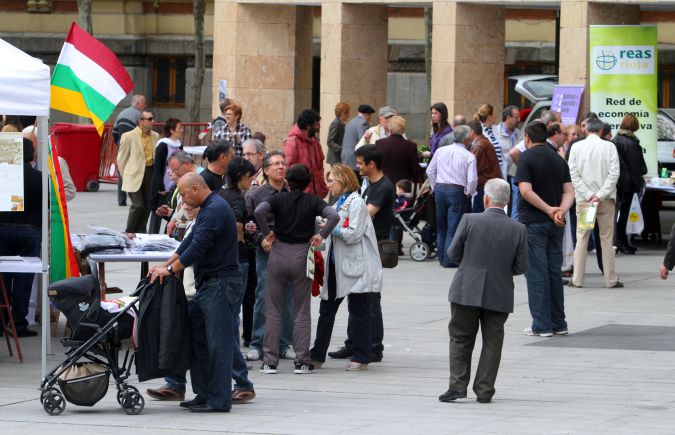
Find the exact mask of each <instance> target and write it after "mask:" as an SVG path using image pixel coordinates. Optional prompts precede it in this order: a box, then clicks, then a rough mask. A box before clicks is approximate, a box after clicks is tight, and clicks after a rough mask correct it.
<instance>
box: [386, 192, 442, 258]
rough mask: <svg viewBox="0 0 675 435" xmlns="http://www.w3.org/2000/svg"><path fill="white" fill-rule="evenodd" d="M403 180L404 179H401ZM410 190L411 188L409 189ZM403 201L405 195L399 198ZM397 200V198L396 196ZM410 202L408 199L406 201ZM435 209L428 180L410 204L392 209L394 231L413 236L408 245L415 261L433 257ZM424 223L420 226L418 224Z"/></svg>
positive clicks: (434, 246)
mask: <svg viewBox="0 0 675 435" xmlns="http://www.w3.org/2000/svg"><path fill="white" fill-rule="evenodd" d="M402 181H404V180H402ZM396 187H397V194H398V192H399V185H398V183H396ZM401 187H402V189H401V193H405V192H403V187H405V186H401ZM410 190H412V189H410ZM401 199H402V201H405V197H402V198H401ZM397 200H398V198H397ZM407 204H410V201H409V200H408V201H407ZM435 217H436V211H435V208H434V200H433V196H432V195H431V185H430V184H429V181H428V180H427V181H425V182H424V184H423V185H422V187H421V188H420V191H419V193H418V195H417V198H416V199H415V201H414V202H413V203H412V206H409V205H408V206H407V207H405V208H399V209H396V210H394V226H395V231H396V228H398V230H399V231H401V232H403V231H405V233H406V234H408V235H409V236H410V237H412V238H413V240H414V241H415V243H413V244H412V245H411V246H410V249H409V253H410V257H411V258H412V259H413V260H415V261H424V260H426V259H427V258H434V257H435V256H436V254H435V250H436V228H435V227H436V225H435ZM423 222H424V225H423V226H422V227H421V228H420V225H422V223H423Z"/></svg>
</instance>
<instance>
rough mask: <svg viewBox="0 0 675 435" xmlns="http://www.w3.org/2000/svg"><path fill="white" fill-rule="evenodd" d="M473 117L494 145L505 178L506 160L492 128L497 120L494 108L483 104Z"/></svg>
mask: <svg viewBox="0 0 675 435" xmlns="http://www.w3.org/2000/svg"><path fill="white" fill-rule="evenodd" d="M473 119H474V120H475V121H478V122H480V125H481V126H482V127H483V136H485V137H486V138H488V140H489V141H490V143H491V144H492V146H493V147H494V149H495V153H496V154H497V161H499V168H500V169H501V172H502V178H503V179H504V180H506V160H505V159H504V153H503V152H502V144H501V143H500V142H499V138H498V137H497V133H495V131H494V129H493V128H492V127H493V126H494V125H495V123H496V122H497V116H496V115H495V108H494V107H492V106H491V105H489V104H483V105H481V106H480V107H479V108H478V111H477V112H476V113H475V114H474V115H473Z"/></svg>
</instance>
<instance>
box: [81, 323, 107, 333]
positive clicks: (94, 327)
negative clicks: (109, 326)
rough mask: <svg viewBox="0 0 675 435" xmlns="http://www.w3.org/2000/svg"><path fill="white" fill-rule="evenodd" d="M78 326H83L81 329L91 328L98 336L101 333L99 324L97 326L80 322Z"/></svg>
mask: <svg viewBox="0 0 675 435" xmlns="http://www.w3.org/2000/svg"><path fill="white" fill-rule="evenodd" d="M80 326H83V327H85V328H91V329H94V330H95V331H96V332H97V333H99V334H100V333H101V331H102V329H101V325H99V324H97V323H85V322H80Z"/></svg>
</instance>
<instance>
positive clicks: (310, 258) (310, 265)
mask: <svg viewBox="0 0 675 435" xmlns="http://www.w3.org/2000/svg"><path fill="white" fill-rule="evenodd" d="M314 251H315V249H314V247H313V246H310V247H309V250H308V251H307V266H306V269H305V274H306V275H307V278H309V279H311V280H312V281H314V270H315V265H314Z"/></svg>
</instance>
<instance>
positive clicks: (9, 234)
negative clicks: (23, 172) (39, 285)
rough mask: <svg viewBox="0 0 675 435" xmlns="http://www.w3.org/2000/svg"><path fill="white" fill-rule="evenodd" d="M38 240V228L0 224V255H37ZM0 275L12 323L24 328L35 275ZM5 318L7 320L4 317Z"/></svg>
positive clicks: (39, 234) (26, 322) (38, 251)
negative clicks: (9, 306)
mask: <svg viewBox="0 0 675 435" xmlns="http://www.w3.org/2000/svg"><path fill="white" fill-rule="evenodd" d="M38 199H39V198H38ZM40 240H42V230H41V229H40V228H37V227H30V226H27V225H19V224H2V225H0V255H3V256H4V255H21V256H23V257H39V256H40ZM2 276H3V279H4V281H5V288H6V289H7V296H8V297H9V303H10V304H11V306H12V316H13V317H14V325H15V326H16V329H17V330H22V329H26V328H27V327H28V319H26V317H27V316H28V305H29V304H30V293H31V290H32V288H33V278H34V277H35V275H33V274H30V273H3V274H2ZM0 297H1V296H0ZM5 320H7V318H6V317H5ZM3 326H4V325H3Z"/></svg>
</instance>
